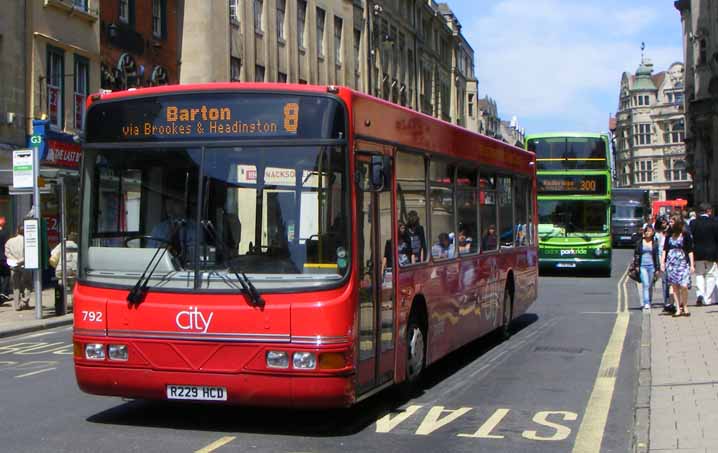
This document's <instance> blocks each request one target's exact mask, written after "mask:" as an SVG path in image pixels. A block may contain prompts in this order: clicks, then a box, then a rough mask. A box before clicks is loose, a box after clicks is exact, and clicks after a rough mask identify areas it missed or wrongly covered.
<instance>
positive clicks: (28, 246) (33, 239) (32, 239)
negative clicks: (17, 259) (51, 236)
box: [24, 219, 40, 269]
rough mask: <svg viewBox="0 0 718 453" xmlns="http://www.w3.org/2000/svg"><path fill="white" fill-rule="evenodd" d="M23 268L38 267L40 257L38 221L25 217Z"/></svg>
mask: <svg viewBox="0 0 718 453" xmlns="http://www.w3.org/2000/svg"><path fill="white" fill-rule="evenodd" d="M24 227H25V269H38V268H39V265H38V261H39V258H40V223H39V222H38V220H37V219H25V222H24Z"/></svg>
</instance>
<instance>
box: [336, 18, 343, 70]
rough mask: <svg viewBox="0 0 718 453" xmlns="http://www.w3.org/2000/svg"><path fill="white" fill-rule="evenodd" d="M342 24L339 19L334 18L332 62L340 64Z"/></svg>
mask: <svg viewBox="0 0 718 453" xmlns="http://www.w3.org/2000/svg"><path fill="white" fill-rule="evenodd" d="M343 26H344V22H343V21H342V18H341V17H336V16H335V17H334V62H335V63H336V64H338V65H339V64H342V28H343Z"/></svg>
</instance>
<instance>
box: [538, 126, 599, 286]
mask: <svg viewBox="0 0 718 453" xmlns="http://www.w3.org/2000/svg"><path fill="white" fill-rule="evenodd" d="M526 148H527V149H528V150H530V151H533V152H535V153H536V174H537V184H538V213H539V226H538V228H539V265H540V267H541V269H543V270H560V269H575V270H587V271H595V272H597V273H600V274H603V275H610V273H611V166H610V159H609V148H608V136H607V135H604V134H588V133H546V134H533V135H529V136H527V137H526Z"/></svg>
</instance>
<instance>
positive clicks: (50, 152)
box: [43, 140, 82, 168]
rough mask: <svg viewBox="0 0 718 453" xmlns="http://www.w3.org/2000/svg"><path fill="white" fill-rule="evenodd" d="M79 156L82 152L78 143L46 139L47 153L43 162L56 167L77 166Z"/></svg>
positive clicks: (78, 164) (78, 165)
mask: <svg viewBox="0 0 718 453" xmlns="http://www.w3.org/2000/svg"><path fill="white" fill-rule="evenodd" d="M81 157H82V152H81V151H80V145H79V144H78V143H67V142H61V141H59V140H48V141H47V155H46V156H45V159H44V160H43V163H47V164H48V165H53V166H57V167H67V168H79V167H80V158H81Z"/></svg>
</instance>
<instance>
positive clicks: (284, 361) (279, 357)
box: [266, 351, 289, 368]
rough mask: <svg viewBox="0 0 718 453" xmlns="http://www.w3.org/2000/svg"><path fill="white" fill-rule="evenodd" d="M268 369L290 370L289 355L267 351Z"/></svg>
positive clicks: (282, 352)
mask: <svg viewBox="0 0 718 453" xmlns="http://www.w3.org/2000/svg"><path fill="white" fill-rule="evenodd" d="M266 359H267V368H289V355H288V354H287V353H286V352H284V351H267V356H266Z"/></svg>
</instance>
